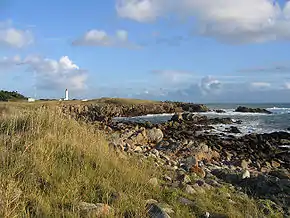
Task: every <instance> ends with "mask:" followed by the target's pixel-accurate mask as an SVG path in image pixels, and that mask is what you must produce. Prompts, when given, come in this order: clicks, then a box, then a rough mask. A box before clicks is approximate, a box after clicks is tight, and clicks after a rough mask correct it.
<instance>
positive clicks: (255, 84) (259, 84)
mask: <svg viewBox="0 0 290 218" xmlns="http://www.w3.org/2000/svg"><path fill="white" fill-rule="evenodd" d="M251 87H252V88H258V89H260V88H269V87H271V83H267V82H252V83H251Z"/></svg>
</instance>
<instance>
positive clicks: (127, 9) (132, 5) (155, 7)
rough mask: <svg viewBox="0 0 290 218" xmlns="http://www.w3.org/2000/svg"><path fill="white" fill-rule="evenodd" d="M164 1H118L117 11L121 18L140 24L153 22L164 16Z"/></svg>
mask: <svg viewBox="0 0 290 218" xmlns="http://www.w3.org/2000/svg"><path fill="white" fill-rule="evenodd" d="M164 3H165V1H164V0H141V1H140V0H117V3H116V10H117V12H118V14H119V16H120V17H123V18H130V19H133V20H136V21H139V22H146V21H153V20H155V19H156V18H157V17H158V16H160V15H162V13H163V8H162V6H164Z"/></svg>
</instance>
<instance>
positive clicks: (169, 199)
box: [0, 104, 281, 217]
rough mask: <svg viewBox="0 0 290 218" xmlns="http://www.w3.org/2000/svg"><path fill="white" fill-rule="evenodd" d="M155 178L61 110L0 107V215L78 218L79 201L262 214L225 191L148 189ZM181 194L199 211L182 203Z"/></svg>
mask: <svg viewBox="0 0 290 218" xmlns="http://www.w3.org/2000/svg"><path fill="white" fill-rule="evenodd" d="M27 105H28V104H27ZM160 175H161V172H160V170H157V169H156V168H155V167H154V164H153V163H151V162H150V161H148V162H145V161H143V162H141V161H140V159H139V158H137V157H134V156H132V157H131V156H125V157H123V156H120V155H119V154H118V153H116V152H115V151H113V150H111V148H110V147H109V146H108V143H107V141H106V136H105V135H104V134H103V133H102V132H100V131H98V130H96V129H95V127H94V126H93V125H90V124H87V123H81V122H77V121H76V120H73V119H69V118H67V117H65V116H64V115H63V114H61V112H60V109H59V108H58V107H50V108H48V109H44V108H41V107H40V108H36V107H35V108H33V109H32V108H30V107H29V106H28V107H25V104H20V105H19V104H17V105H16V104H5V105H1V106H0V217H79V216H80V215H81V214H80V211H79V209H78V204H79V203H80V202H82V201H84V202H88V203H107V204H109V205H110V206H112V207H113V208H114V209H115V212H116V214H115V217H124V216H126V217H146V209H145V201H146V200H148V199H152V198H153V199H156V200H158V201H159V202H163V203H168V204H170V205H171V206H172V207H173V209H174V211H175V215H174V216H173V217H198V216H199V215H200V214H204V213H205V211H209V212H210V213H213V212H218V213H221V214H226V215H228V216H229V217H245V214H249V215H252V216H253V217H257V214H259V212H260V211H259V210H258V207H257V204H256V201H254V200H253V199H250V198H248V197H241V196H240V195H239V194H236V193H233V192H232V191H230V190H229V189H225V190H223V189H210V190H207V191H206V192H204V193H196V194H195V195H192V196H188V195H186V194H184V193H183V192H182V191H181V190H180V189H177V190H175V189H171V188H160V187H159V188H153V187H151V185H150V184H148V180H149V179H150V178H152V177H158V178H160ZM224 192H229V193H230V194H231V196H232V198H233V201H235V202H236V204H232V203H230V202H229V201H228V199H227V198H226V197H225V196H226V195H225V196H223V193H224ZM182 196H183V197H187V198H188V199H191V200H193V201H194V202H195V204H196V206H194V207H188V206H184V205H182V204H180V203H179V200H178V199H179V197H182ZM272 217H281V216H280V215H279V214H278V215H277V216H272Z"/></svg>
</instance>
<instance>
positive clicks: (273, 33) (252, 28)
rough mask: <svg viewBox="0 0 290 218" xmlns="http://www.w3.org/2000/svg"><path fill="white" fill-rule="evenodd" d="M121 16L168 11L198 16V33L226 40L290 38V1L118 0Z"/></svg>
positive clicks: (146, 18)
mask: <svg viewBox="0 0 290 218" xmlns="http://www.w3.org/2000/svg"><path fill="white" fill-rule="evenodd" d="M116 10H117V13H118V15H119V16H120V17H122V18H127V19H133V20H136V21H138V22H152V21H155V20H157V19H158V18H160V17H162V18H166V17H168V15H171V14H173V16H176V15H177V16H179V17H189V18H195V21H197V22H194V24H198V25H197V26H195V28H194V29H197V30H198V31H197V32H196V33H199V34H202V35H204V36H209V37H214V38H216V39H218V40H221V41H225V42H227V43H261V42H266V41H273V40H290V2H288V1H287V2H286V3H285V5H284V7H283V8H282V6H280V5H279V3H277V2H276V1H272V0H243V1H232V0H215V1H212V0H179V1H175V0H116Z"/></svg>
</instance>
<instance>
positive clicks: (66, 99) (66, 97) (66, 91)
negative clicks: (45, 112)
mask: <svg viewBox="0 0 290 218" xmlns="http://www.w3.org/2000/svg"><path fill="white" fill-rule="evenodd" d="M64 100H65V101H68V89H66V90H65V98H64Z"/></svg>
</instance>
